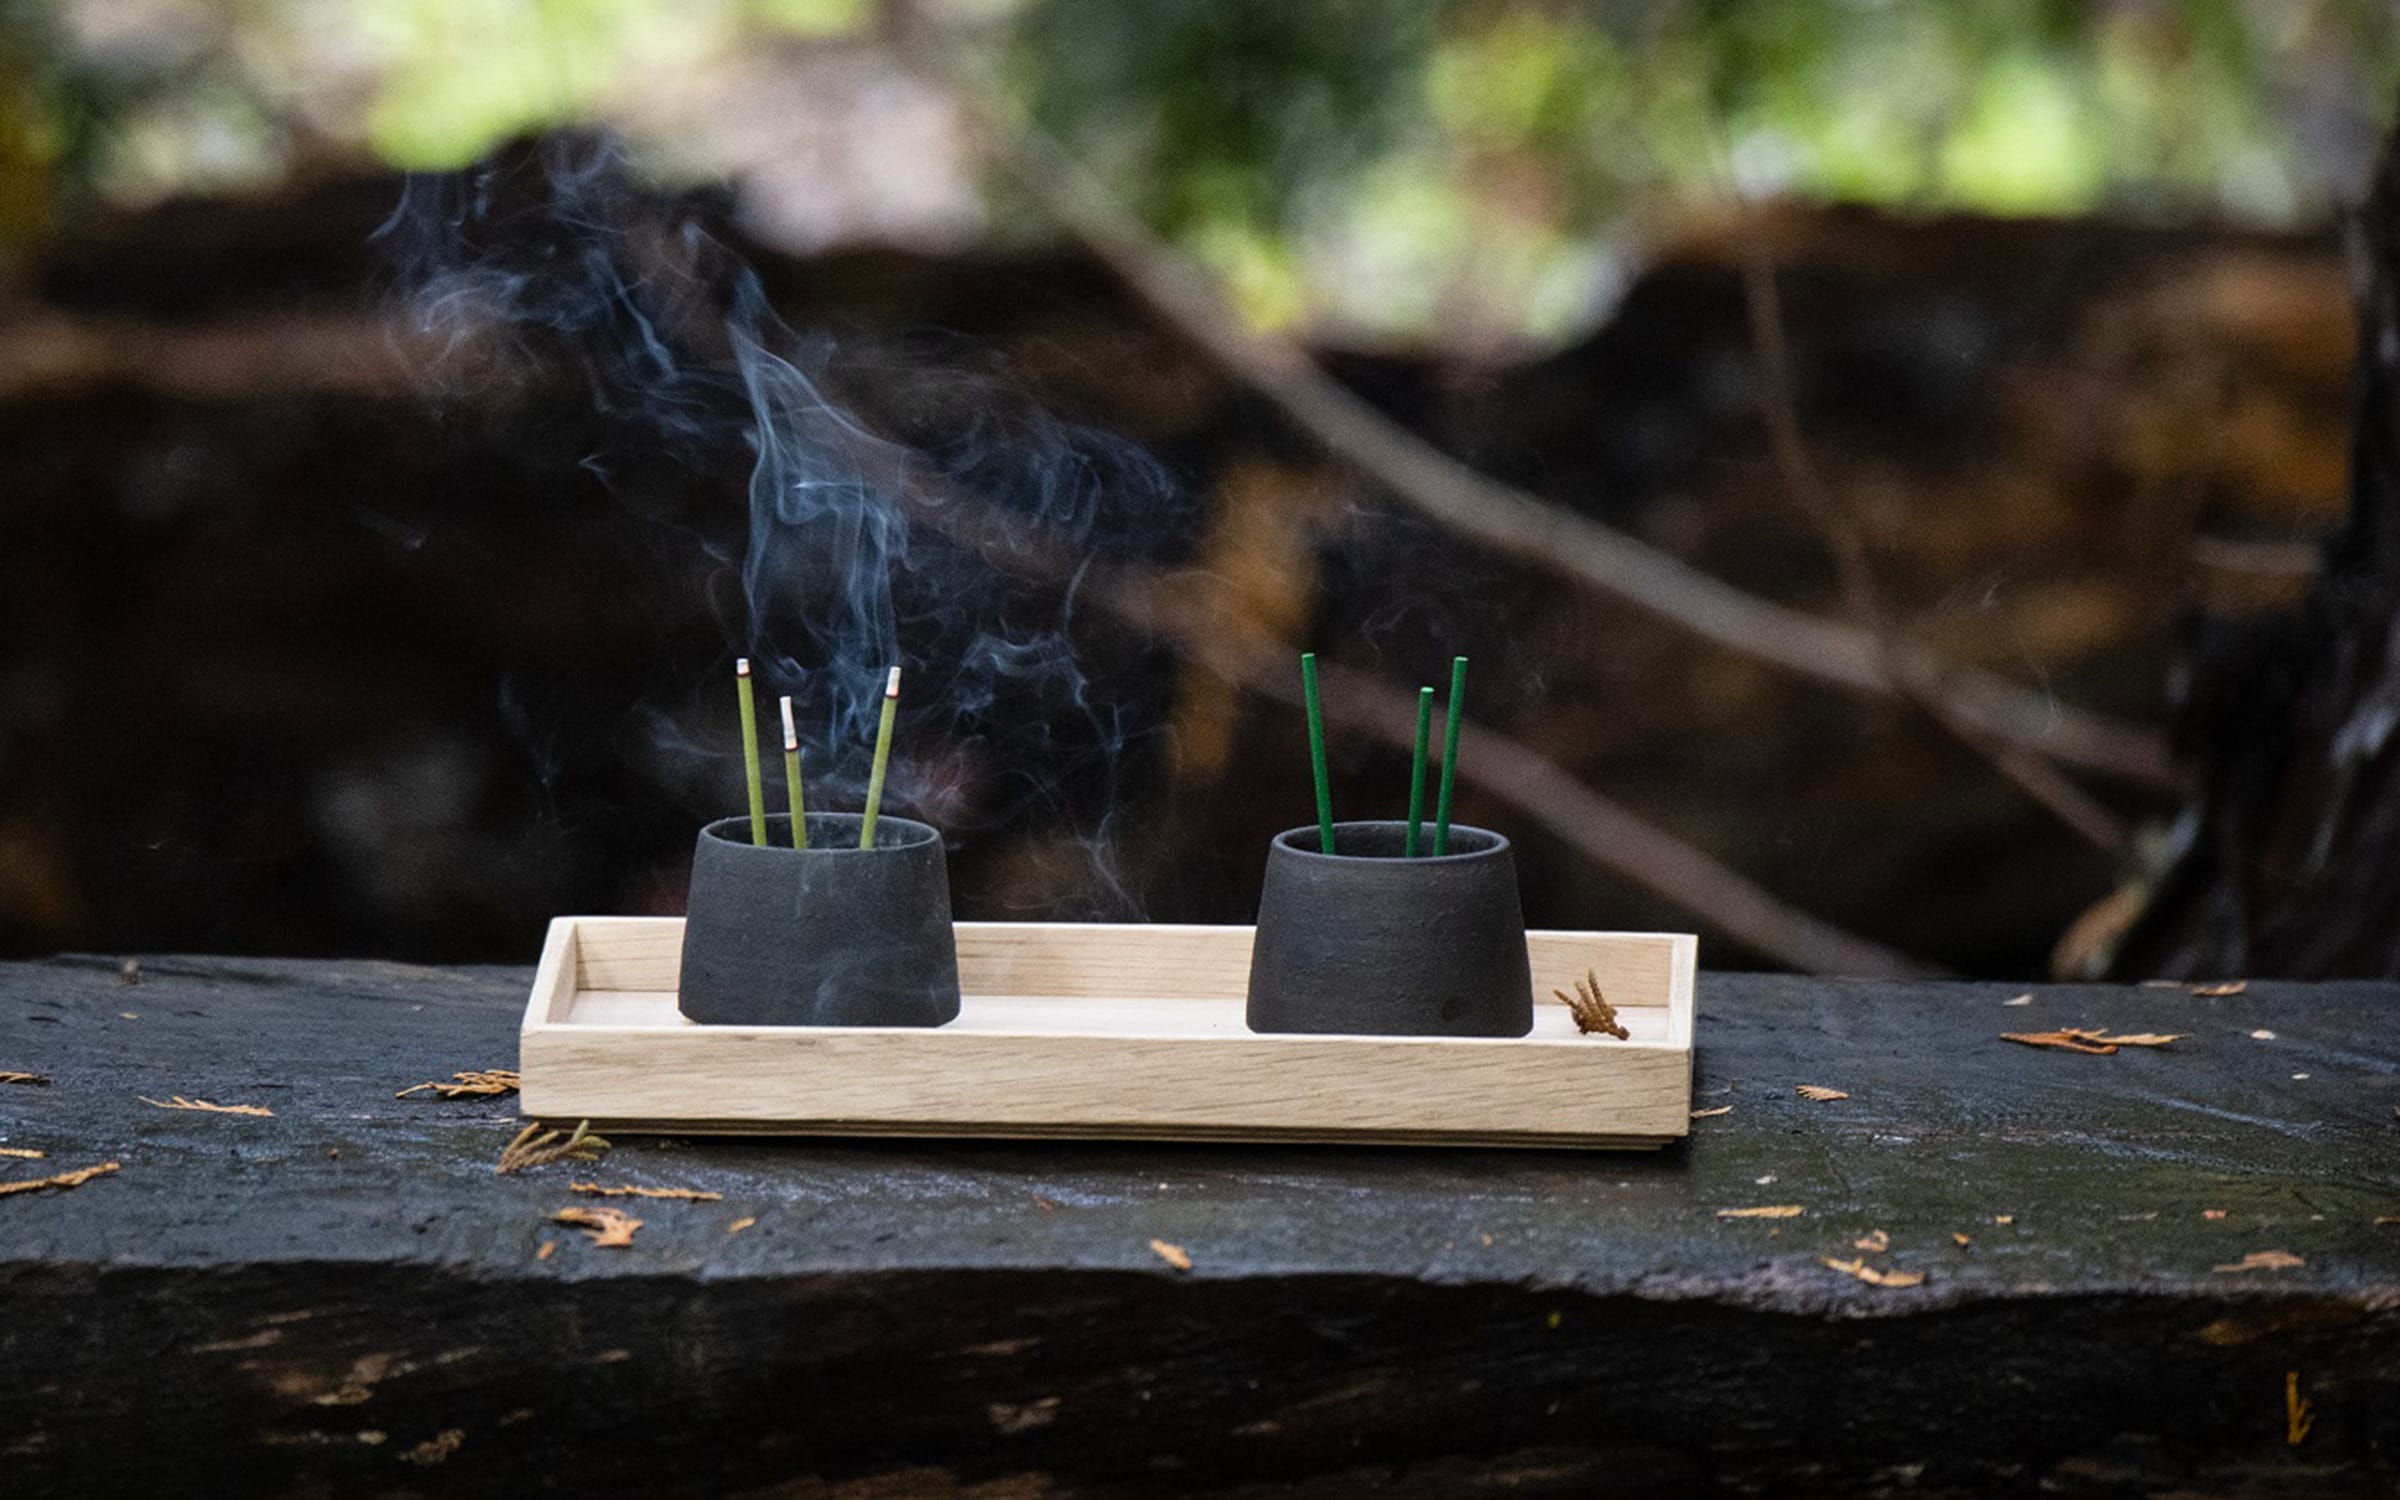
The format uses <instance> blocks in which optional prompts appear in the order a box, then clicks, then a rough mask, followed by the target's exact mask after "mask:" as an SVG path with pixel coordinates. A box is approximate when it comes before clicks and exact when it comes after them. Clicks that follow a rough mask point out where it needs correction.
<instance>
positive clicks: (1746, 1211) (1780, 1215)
mask: <svg viewBox="0 0 2400 1500" xmlns="http://www.w3.org/2000/svg"><path fill="white" fill-rule="evenodd" d="M1806 1212H1808V1210H1807V1209H1805V1208H1802V1207H1801V1206H1800V1205H1799V1204H1797V1203H1770V1204H1767V1205H1766V1206H1764V1207H1763V1208H1720V1209H1718V1210H1717V1217H1718V1218H1720V1219H1797V1218H1798V1217H1800V1216H1801V1215H1802V1214H1804V1213H1806Z"/></svg>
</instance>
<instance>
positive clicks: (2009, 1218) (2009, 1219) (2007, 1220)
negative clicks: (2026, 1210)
mask: <svg viewBox="0 0 2400 1500" xmlns="http://www.w3.org/2000/svg"><path fill="white" fill-rule="evenodd" d="M1992 1222H1993V1223H1995V1224H2014V1223H2015V1222H2017V1216H2016V1215H2015V1214H1994V1215H1992Z"/></svg>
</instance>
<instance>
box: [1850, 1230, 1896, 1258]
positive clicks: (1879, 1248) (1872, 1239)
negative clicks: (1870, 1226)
mask: <svg viewBox="0 0 2400 1500" xmlns="http://www.w3.org/2000/svg"><path fill="white" fill-rule="evenodd" d="M1850 1248H1851V1249H1853V1250H1864V1251H1866V1252H1867V1253H1868V1254H1870V1255H1881V1254H1882V1253H1883V1252H1884V1251H1886V1250H1889V1249H1891V1248H1892V1237H1891V1236H1890V1235H1888V1234H1886V1233H1884V1232H1883V1231H1882V1230H1880V1229H1878V1230H1875V1231H1873V1232H1871V1233H1868V1234H1862V1235H1860V1236H1859V1237H1858V1238H1857V1239H1854V1240H1852V1241H1851V1242H1850Z"/></svg>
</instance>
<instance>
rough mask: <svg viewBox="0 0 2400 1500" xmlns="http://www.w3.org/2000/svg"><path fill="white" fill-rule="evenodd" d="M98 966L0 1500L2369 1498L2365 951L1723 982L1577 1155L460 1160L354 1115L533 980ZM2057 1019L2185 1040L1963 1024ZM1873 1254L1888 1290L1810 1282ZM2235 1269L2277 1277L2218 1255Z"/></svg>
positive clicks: (47, 1065) (640, 1149) (2389, 1063)
mask: <svg viewBox="0 0 2400 1500" xmlns="http://www.w3.org/2000/svg"><path fill="white" fill-rule="evenodd" d="M122 957H123V955H108V956H106V957H95V958H86V959H59V960H53V961H49V962H42V963H25V964H0V1066H8V1067H17V1068H23V1069H27V1070H30V1071H35V1072H40V1073H43V1074H46V1075H48V1076H50V1077H51V1078H52V1079H53V1083H52V1085H51V1086H50V1087H48V1088H39V1089H31V1088H18V1089H5V1088H0V1144H6V1145H7V1146H9V1147H11V1148H27V1149H37V1150H42V1151H45V1152H47V1153H48V1155H47V1157H46V1159H42V1160H24V1161H6V1160H0V1178H20V1177H32V1176H44V1175H48V1174H49V1173H50V1172H52V1171H55V1170H64V1169H73V1168H77V1167H81V1166H86V1165H90V1164H92V1163H95V1162H100V1161H120V1162H122V1164H123V1166H122V1170H120V1171H119V1172H117V1173H114V1174H112V1175H110V1176H107V1177H104V1178H100V1179H98V1180H95V1181H92V1182H90V1183H88V1184H86V1185H85V1186H83V1187H80V1188H77V1189H75V1190H73V1191H71V1192H53V1193H26V1194H21V1195H17V1196H13V1197H10V1198H7V1199H5V1200H0V1493H5V1494H6V1495H8V1496H10V1497H12V1500H13V1497H15V1496H18V1495H25V1496H48V1495H87V1494H88V1495H113V1494H128V1495H141V1496H145V1497H170V1500H171V1497H181V1496H187V1495H189V1496H215V1495H221V1494H244V1495H262V1496H294V1497H307V1496H328V1495H336V1496H348V1495H360V1496H395V1497H400V1496H436V1495H440V1496H449V1495H463V1494H480V1493H486V1492H505V1493H509V1494H515V1495H524V1494H593V1495H599V1494H610V1495H641V1496H651V1495H657V1496H673V1497H680V1496H687V1495H688V1496H713V1495H725V1494H739V1495H756V1496H761V1497H764V1496H770V1495H771V1496H791V1497H796V1500H798V1497H828V1500H830V1497H843V1500H897V1497H902V1496H906V1497H910V1500H914V1497H918V1496H940V1495H951V1494H968V1495H972V1496H975V1497H978V1500H994V1497H1000V1496H1017V1495H1022V1496H1026V1497H1039V1500H1132V1497H1147V1496H1153V1495H1162V1494H1164V1495H1175V1496H1189V1497H1210V1500H1266V1497H1270V1496H1272V1497H1279V1500H1280V1497H1293V1496H1303V1497H1322V1500H1336V1497H1340V1500H1347V1497H1351V1496H1357V1495H1375V1496H1379V1497H1391V1496H1409V1497H1420V1496H1421V1497H1427V1500H1433V1497H1442V1500H1447V1497H1451V1496H1459V1495H1470V1496H1473V1495H1500V1494H1506V1495H1509V1496H1512V1497H1514V1496H1544V1497H1552V1496H1555V1497H1568V1496H1574V1497H1582V1496H1592V1495H1602V1496H1620V1497H1624V1496H1637V1495H1638V1496H1643V1497H1648V1500H1663V1497H1667V1496H1682V1495H1756V1494H1774V1495H1825V1496H1853V1495H1872V1494H1877V1493H1892V1494H1908V1495H1912V1496H1953V1497H1958V1496H1967V1495H1987V1494H2032V1493H2040V1494H2044V1495H2052V1496H2067V1497H2077V1500H2099V1497H2134V1496H2143V1495H2162V1494H2183V1495H2208V1496H2217V1497H2226V1496H2257V1497H2265V1496H2274V1497H2277V1500H2289V1497H2295V1496H2296V1497H2311V1496H2339V1497H2342V1500H2351V1497H2357V1500H2375V1497H2388V1496H2389V1495H2390V1494H2391V1493H2392V1492H2393V1479H2394V1473H2393V1469H2394V1458H2393V1455H2395V1454H2400V1239H2396V1238H2395V1236H2400V1227H2395V1226H2392V1225H2379V1224H2377V1223H2376V1222H2375V1221H2376V1220H2377V1218H2378V1217H2380V1216H2384V1215H2390V1214H2396V1213H2400V1152H2395V1151H2394V1150H2393V1149H2392V1145H2393V1141H2394V1139H2395V1136H2394V1131H2395V1130H2396V1129H2400V1126H2396V1125H2395V1123H2394V1118H2393V1108H2394V1106H2395V1105H2400V1046H2396V1044H2395V1041H2394V1031H2393V1025H2392V1018H2393V1017H2394V1016H2395V1015H2400V986H2394V985H2388V984H2350V985H2313V986H2312V985H2287V984H2276V983H2270V982H2255V983H2253V984H2252V985H2250V987H2249V988H2248V989H2247V990H2246V991H2245V992H2244V993H2242V994H2240V995H2235V996H2224V997H2208V996H2195V995H2191V994H2189V993H2186V992H2185V991H2183V990H2180V989H2166V990H2154V989H2135V988H2116V987H2100V986H2085V987H2073V988H2065V987H2041V988H2037V989H2034V990H2033V998H2032V1000H2031V1001H2030V1002H2029V1003H2027V1004H2025V1005H2022V1006H2008V1005H2004V1003H2003V1002H2005V1001H2007V1000H2010V999H2011V998H2013V997H2015V996H2017V995H2019V994H2022V993H2024V992H2025V990H2026V988H2027V987H2026V986H2023V985H1942V984H1909V985H1892V984H1841V983H1829V982H1824V981H1815V980H1804V979H1792V978H1780V977H1775V976H1764V975H1741V974H1710V975H1703V976H1701V979H1700V983H1699V989H1700V997H1701V1001H1702V1008H1703V1012H1704V1017H1705V1018H1704V1019H1703V1020H1702V1022H1701V1024H1700V1043H1701V1045H1700V1049H1699V1052H1698V1054H1697V1065H1698V1069H1699V1072H1698V1077H1697V1080H1696V1094H1697V1098H1696V1100H1695V1102H1696V1103H1698V1104H1700V1105H1701V1106H1703V1107H1709V1108H1715V1107H1722V1106H1726V1105H1730V1106H1732V1109H1731V1112H1730V1113H1728V1114H1724V1115H1716V1116H1711V1117H1710V1118H1707V1119H1703V1120H1699V1121H1697V1122H1695V1123H1694V1125H1693V1127H1692V1136H1691V1138H1690V1139H1688V1140H1686V1141H1682V1142H1679V1143H1677V1144H1676V1145H1674V1146H1672V1147H1670V1148H1668V1149H1666V1150H1663V1151H1655V1152H1644V1153H1639V1154H1626V1155H1619V1156H1613V1157H1605V1158H1601V1157H1592V1156H1587V1155H1581V1154H1574V1153H1561V1152H1540V1151H1394V1150H1386V1149H1379V1148H1363V1147H1353V1146H1264V1145H1257V1144H1240V1145H1211V1146H1193V1145H1179V1144H1169V1143H1161V1142H1150V1141H1130V1142H1128V1141H1077V1142H1029V1141H896V1140H803V1141H787V1140H772V1141H770V1140H757V1139H706V1140H702V1139H697V1138H687V1139H676V1138H657V1137H641V1136H636V1137H629V1138H626V1139H624V1140H622V1141H620V1142H619V1144H618V1146H617V1148H616V1149H615V1150H614V1151H612V1152H611V1153H609V1155H608V1157H607V1159H606V1160H605V1161H604V1162H601V1163H597V1164H591V1165H584V1164H562V1165H559V1166H555V1167H548V1168H541V1169H537V1170H534V1171H530V1172H525V1173H520V1174H514V1175H510V1176H496V1175H494V1174H493V1172H492V1162H493V1160H494V1158H495V1157H497V1156H498V1154H499V1152H500V1149H501V1147H502V1146H503V1145H504V1144H506V1142H507V1141H508V1139H509V1138H510V1137H511V1136H512V1135H514V1134H515V1133H516V1132H517V1131H518V1129H519V1128H520V1127H521V1125H522V1123H523V1122H522V1121H521V1120H520V1119H519V1118H518V1117H517V1114H516V1109H515V1105H514V1102H513V1101H511V1100H507V1099H462V1100H456V1101H442V1100H437V1099H433V1098H430V1097H427V1096H424V1095H417V1096H413V1097H410V1098H405V1099H395V1098H394V1097H392V1096H393V1094H394V1092H395V1091H396V1090H398V1089H401V1088H403V1087H405V1086H407V1085H409V1084H412V1083H416V1082H419V1081H421V1080H424V1079H429V1078H446V1077H448V1076H449V1075H450V1074H451V1073H452V1072H453V1071H456V1070H459V1069H463V1068H482V1067H495V1066H505V1065H506V1063H507V1060H508V1055H509V1052H510V1050H511V1048H512V1046H513V1045H514V1037H515V1033H516V1030H517V1028H518V1026H519V1024H520V1022H521V1019H522V1016H523V1014H524V1011H525V1008H526V1003H527V993H528V989H529V987H530V985H531V984H532V980H533V971H532V970H531V969H530V968H511V969H462V968H444V969H427V968H415V967H410V966H406V965H399V964H382V963H325V962H318V961H293V960H273V959H241V958H144V959H142V961H141V969H140V976H141V982H140V983H139V984H130V985H129V984H127V983H125V982H124V980H123V979H122V978H121V976H120V972H119V964H120V961H121V959H122ZM2055 1026H2093V1027H2099V1028H2102V1029H2106V1030H2111V1031H2159V1032H2181V1033H2185V1034H2186V1036H2187V1038H2188V1039H2187V1040H2185V1041H2181V1042H2178V1043H2176V1044H2175V1045H2174V1046H2173V1047H2170V1048H2164V1049H2155V1050H2130V1049H2129V1050H2128V1051H2127V1052H2125V1053H2121V1054H2119V1055H2117V1056H2114V1057H2075V1056H2071V1055H2067V1054H2061V1053H2054V1052H2043V1051H2037V1050H2034V1049H2029V1048H2023V1047H2016V1046H2012V1045H2011V1044H2009V1043H2006V1042H2003V1041H2001V1040H1999V1033H2000V1032H2001V1031H2014V1030H2041V1029H2047V1028H2050V1027H2055ZM2259 1030H2267V1031H2271V1032H2272V1033H2273V1040H2267V1041H2262V1040H2258V1039H2256V1038H2254V1037H2253V1035H2252V1033H2253V1032H2254V1031H2259ZM2294 1075H2302V1076H2300V1077H2295V1076H2294ZM1799 1083H1821V1084H1826V1085H1830V1086H1835V1087H1838V1088H1841V1089H1842V1090H1844V1091H1846V1092H1847V1093H1848V1094H1849V1095H1850V1097H1849V1098H1848V1099H1845V1100H1841V1101H1839V1102H1836V1103H1829V1104H1819V1103H1812V1102H1809V1101H1807V1100H1804V1099H1801V1098H1799V1097H1797V1096H1796V1095H1795V1094H1794V1093H1793V1092H1792V1089H1793V1086H1794V1085H1795V1084H1799ZM172 1093H183V1094H186V1095H188V1096H193V1097H199V1098H207V1099H215V1100H223V1101H235V1102H243V1103H257V1104H262V1105H267V1106H271V1107H272V1108H273V1109H274V1110H275V1114H274V1115H273V1116H272V1117H271V1118H248V1117H238V1116H223V1115H211V1114H202V1113H190V1112H183V1111H162V1110H156V1109H152V1108H150V1107H149V1106H148V1105H145V1104H143V1103H141V1102H140V1096H141V1095H143V1094H148V1095H150V1096H151V1097H153V1098H156V1097H160V1096H162V1095H166V1094H172ZM595 1177H596V1178H598V1179H600V1180H602V1181H606V1182H610V1183H638V1184H642V1185H645V1186H652V1187H670V1188H689V1189H702V1190H706V1191H710V1192H716V1193H721V1194H723V1198H722V1201H719V1202H715V1203H680V1202H647V1201H645V1202H643V1203H642V1204H640V1205H639V1207H638V1209H636V1211H635V1216H636V1217H638V1218H640V1219H642V1220H644V1224H643V1227H642V1228H641V1230H640V1232H639V1233H638V1234H636V1235H635V1237H634V1241H633V1243H632V1244H631V1245H629V1246H626V1247H624V1248H621V1249H600V1248H597V1247H593V1246H591V1245H588V1244H586V1243H585V1241H584V1238H583V1237H582V1236H581V1235H578V1234H575V1233H572V1232H570V1231H565V1230H562V1229H561V1227H560V1226H558V1225H556V1224H554V1223H552V1222H551V1221H550V1218H549V1215H550V1214H552V1213H553V1212H555V1211H556V1210H558V1209H559V1208H560V1207H562V1206H565V1205H568V1204H570V1203H575V1202H579V1201H588V1200H579V1199H577V1198H575V1197H574V1196H573V1195H572V1194H571V1193H570V1192H569V1190H568V1187H567V1184H568V1183H569V1182H570V1181H573V1180H576V1179H579V1178H582V1179H588V1178H595ZM1773 1203H1785V1204H1795V1205H1801V1206H1803V1207H1804V1212H1803V1213H1801V1214H1799V1215H1797V1216H1795V1217H1791V1218H1787V1219H1778V1220H1757V1219H1726V1218H1721V1217H1719V1215H1720V1213H1721V1211H1723V1210H1725V1209H1729V1208H1735V1209H1738V1208H1745V1207H1755V1206H1757V1205H1761V1204H1773ZM2004 1221H2005V1222H2004ZM736 1225H743V1226H745V1227H743V1228H741V1229H739V1230H738V1232H729V1231H732V1230H733V1229H734V1226H736ZM1877 1232H1881V1234H1882V1235H1883V1236H1884V1237H1886V1238H1888V1240H1889V1242H1890V1249H1889V1251H1888V1252H1886V1253H1882V1254H1876V1255H1872V1256H1869V1257H1868V1258H1869V1259H1870V1260H1871V1261H1872V1262H1873V1263H1875V1264H1877V1265H1880V1266H1887V1267H1890V1268H1892V1269H1895V1270H1902V1271H1908V1272H1913V1273H1920V1274H1923V1275H1924V1276H1925V1277H1926V1280H1925V1281H1924V1282H1923V1283H1922V1284H1921V1285H1918V1286H1914V1287H1909V1288H1905V1289H1895V1288H1886V1287H1873V1286H1868V1285H1865V1284H1862V1283H1861V1282H1859V1281H1858V1280H1856V1279H1854V1278H1853V1277H1851V1276H1848V1275H1844V1274H1841V1273H1839V1272H1837V1271H1833V1270H1829V1269H1828V1268H1826V1266H1825V1265H1824V1264H1823V1263H1822V1262H1823V1260H1824V1259H1825V1258H1829V1257H1831V1258H1851V1257H1858V1256H1861V1255H1863V1254H1865V1252H1861V1251H1859V1250H1856V1249H1854V1248H1853V1245H1854V1242H1855V1241H1856V1240H1857V1239H1859V1238H1861V1237H1865V1236H1871V1235H1874V1234H1876V1233H1877ZM1958 1234H1963V1235H1966V1236H1967V1237H1968V1238H1969V1240H1970V1243H1968V1244H1964V1245H1962V1244H1959V1243H1958V1242H1957V1241H1956V1240H1954V1239H1953V1237H1952V1236H1953V1235H1958ZM1152 1240H1159V1241H1162V1242H1164V1243H1167V1244H1171V1245H1174V1246H1178V1247H1180V1248H1181V1249H1182V1250H1183V1251H1184V1252H1185V1253H1186V1254H1187V1255H1188V1256H1189V1258H1190V1260H1191V1263H1192V1269H1191V1270H1190V1271H1189V1272H1180V1271H1177V1270H1175V1269H1173V1268H1172V1267H1171V1266H1169V1265H1168V1264H1167V1263H1166V1262H1165V1261H1163V1260H1162V1259H1161V1258H1160V1256H1159V1254H1158V1253H1157V1252H1156V1251H1154V1250H1152V1249H1151V1248H1150V1242H1151V1241H1152ZM545 1241H551V1242H554V1249H553V1252H552V1253H550V1254H549V1255H547V1256H545V1255H542V1254H541V1253H540V1248H541V1246H542V1244H543V1243H544V1242H545ZM2264 1250H2280V1251H2285V1252H2288V1253H2289V1255H2290V1256H2291V1257H2292V1258H2293V1259H2295V1260H2297V1261H2298V1262H2299V1264H2297V1265H2293V1266H2290V1267H2288V1268H2285V1269H2278V1270H2268V1271H2259V1272H2253V1273H2239V1274H2227V1273H2222V1272H2219V1271H2217V1270H2215V1269H2214V1268H2215V1267H2217V1266H2221V1265H2227V1264H2232V1263H2237V1262H2239V1261H2240V1260H2241V1259H2242V1258H2243V1257H2244V1256H2246V1255H2249V1254H2251V1253H2253V1252H2257V1251H2264ZM2289 1372H2297V1373H2298V1376H2299V1391H2300V1394H2301V1395H2302V1397H2303V1398H2304V1399H2306V1400H2307V1401H2308V1402H2309V1403H2310V1407H2311V1410H2312V1412H2313V1414H2314V1416H2315V1419H2316V1420H2315V1424H2314V1427H2313V1429H2312V1430H2311V1431H2310V1433H2309V1434H2308V1436H2307V1438H2306V1440H2305V1441H2304V1442H2303V1443H2301V1444H2299V1445H2298V1446H2293V1445H2292V1444H2290V1443H2289V1442H2288V1441H2287V1437H2286V1431H2287V1429H2286V1413H2285V1407H2284V1399H2285V1397H2284V1392H2285V1380H2286V1377H2287V1373H2289ZM451 1434H455V1436H446V1435H451ZM445 1455H446V1456H445Z"/></svg>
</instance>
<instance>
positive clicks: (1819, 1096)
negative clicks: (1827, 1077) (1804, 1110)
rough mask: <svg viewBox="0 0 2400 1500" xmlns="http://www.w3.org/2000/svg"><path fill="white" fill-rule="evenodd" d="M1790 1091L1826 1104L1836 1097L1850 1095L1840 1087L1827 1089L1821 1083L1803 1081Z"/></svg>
mask: <svg viewBox="0 0 2400 1500" xmlns="http://www.w3.org/2000/svg"><path fill="white" fill-rule="evenodd" d="M1792 1092H1794V1093H1796V1094H1798V1095H1799V1096H1800V1097H1801V1098H1803V1099H1814V1100H1815V1101H1817V1102H1818V1103H1819V1104H1827V1103H1830V1102H1832V1101H1833V1100H1836V1099H1847V1098H1849V1097H1850V1096H1849V1095H1848V1094H1845V1093H1843V1092H1842V1091H1841V1090H1840V1089H1829V1088H1827V1087H1826V1086H1825V1085H1823V1084H1821V1083H1804V1084H1802V1085H1800V1086H1799V1087H1798V1088H1796V1089H1794V1090H1793V1091H1792Z"/></svg>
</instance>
